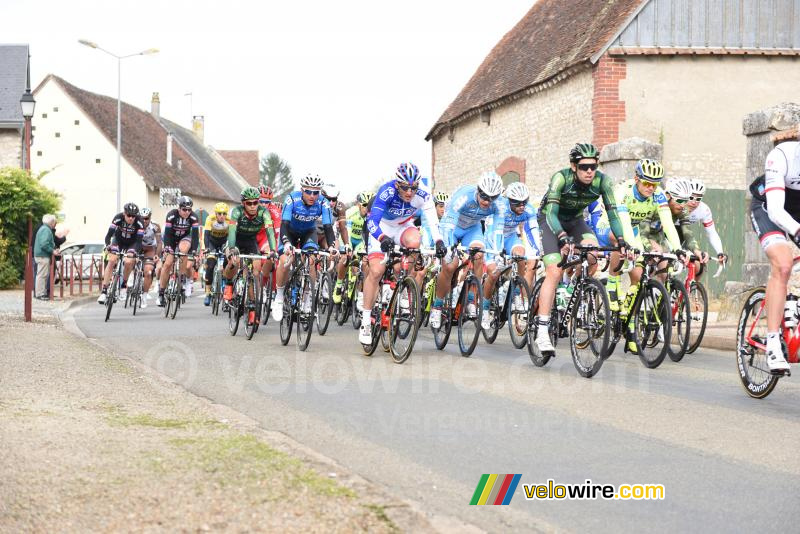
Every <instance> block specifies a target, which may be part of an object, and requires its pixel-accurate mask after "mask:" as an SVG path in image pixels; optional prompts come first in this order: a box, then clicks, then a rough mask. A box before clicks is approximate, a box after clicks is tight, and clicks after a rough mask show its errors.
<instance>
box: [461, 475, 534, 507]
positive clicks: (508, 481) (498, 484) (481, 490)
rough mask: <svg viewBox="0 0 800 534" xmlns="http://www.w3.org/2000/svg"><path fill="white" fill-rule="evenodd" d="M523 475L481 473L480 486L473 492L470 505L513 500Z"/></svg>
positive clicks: (501, 502)
mask: <svg viewBox="0 0 800 534" xmlns="http://www.w3.org/2000/svg"><path fill="white" fill-rule="evenodd" d="M520 478H522V475H521V474H519V475H481V480H480V482H478V487H477V488H475V493H473V494H472V500H471V501H470V502H469V504H470V505H483V504H497V505H501V504H502V505H506V504H508V503H510V502H511V498H512V497H513V496H514V492H515V491H516V490H517V484H519V479H520Z"/></svg>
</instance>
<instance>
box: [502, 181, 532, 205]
mask: <svg viewBox="0 0 800 534" xmlns="http://www.w3.org/2000/svg"><path fill="white" fill-rule="evenodd" d="M506 196H507V197H508V200H515V201H517V202H525V201H526V200H528V199H529V198H530V196H531V192H530V191H529V190H528V186H527V185H525V184H523V183H522V182H514V183H513V184H511V185H509V186H508V189H506Z"/></svg>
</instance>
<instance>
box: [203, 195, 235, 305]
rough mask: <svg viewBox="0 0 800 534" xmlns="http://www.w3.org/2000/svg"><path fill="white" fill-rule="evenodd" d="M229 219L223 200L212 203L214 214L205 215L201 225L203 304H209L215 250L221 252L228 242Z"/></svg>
mask: <svg viewBox="0 0 800 534" xmlns="http://www.w3.org/2000/svg"><path fill="white" fill-rule="evenodd" d="M230 224H231V220H230V219H229V218H228V205H227V204H226V203H224V202H217V203H216V204H214V216H213V217H206V224H205V226H204V227H203V246H204V248H205V255H206V274H205V283H206V298H205V300H204V301H203V304H204V305H206V306H210V305H211V283H212V282H213V280H214V269H215V268H216V266H217V252H223V251H224V249H225V245H227V244H228V227H229V226H230Z"/></svg>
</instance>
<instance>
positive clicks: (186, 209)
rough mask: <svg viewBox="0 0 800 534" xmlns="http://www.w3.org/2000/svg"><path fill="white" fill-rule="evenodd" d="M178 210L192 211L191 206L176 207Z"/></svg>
mask: <svg viewBox="0 0 800 534" xmlns="http://www.w3.org/2000/svg"><path fill="white" fill-rule="evenodd" d="M178 211H192V208H178Z"/></svg>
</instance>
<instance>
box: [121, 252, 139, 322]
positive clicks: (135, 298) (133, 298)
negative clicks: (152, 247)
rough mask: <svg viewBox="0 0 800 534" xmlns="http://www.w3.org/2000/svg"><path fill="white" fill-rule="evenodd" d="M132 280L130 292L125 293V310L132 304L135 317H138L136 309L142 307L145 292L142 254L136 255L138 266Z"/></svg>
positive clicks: (129, 287)
mask: <svg viewBox="0 0 800 534" xmlns="http://www.w3.org/2000/svg"><path fill="white" fill-rule="evenodd" d="M131 274H132V280H131V283H130V284H129V285H128V291H126V292H125V306H124V307H125V308H127V307H128V305H129V304H130V306H131V311H132V312H133V315H136V309H137V308H139V307H141V305H142V294H143V290H144V256H143V255H142V254H137V255H136V264H135V265H134V267H133V272H132V273H131Z"/></svg>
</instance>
